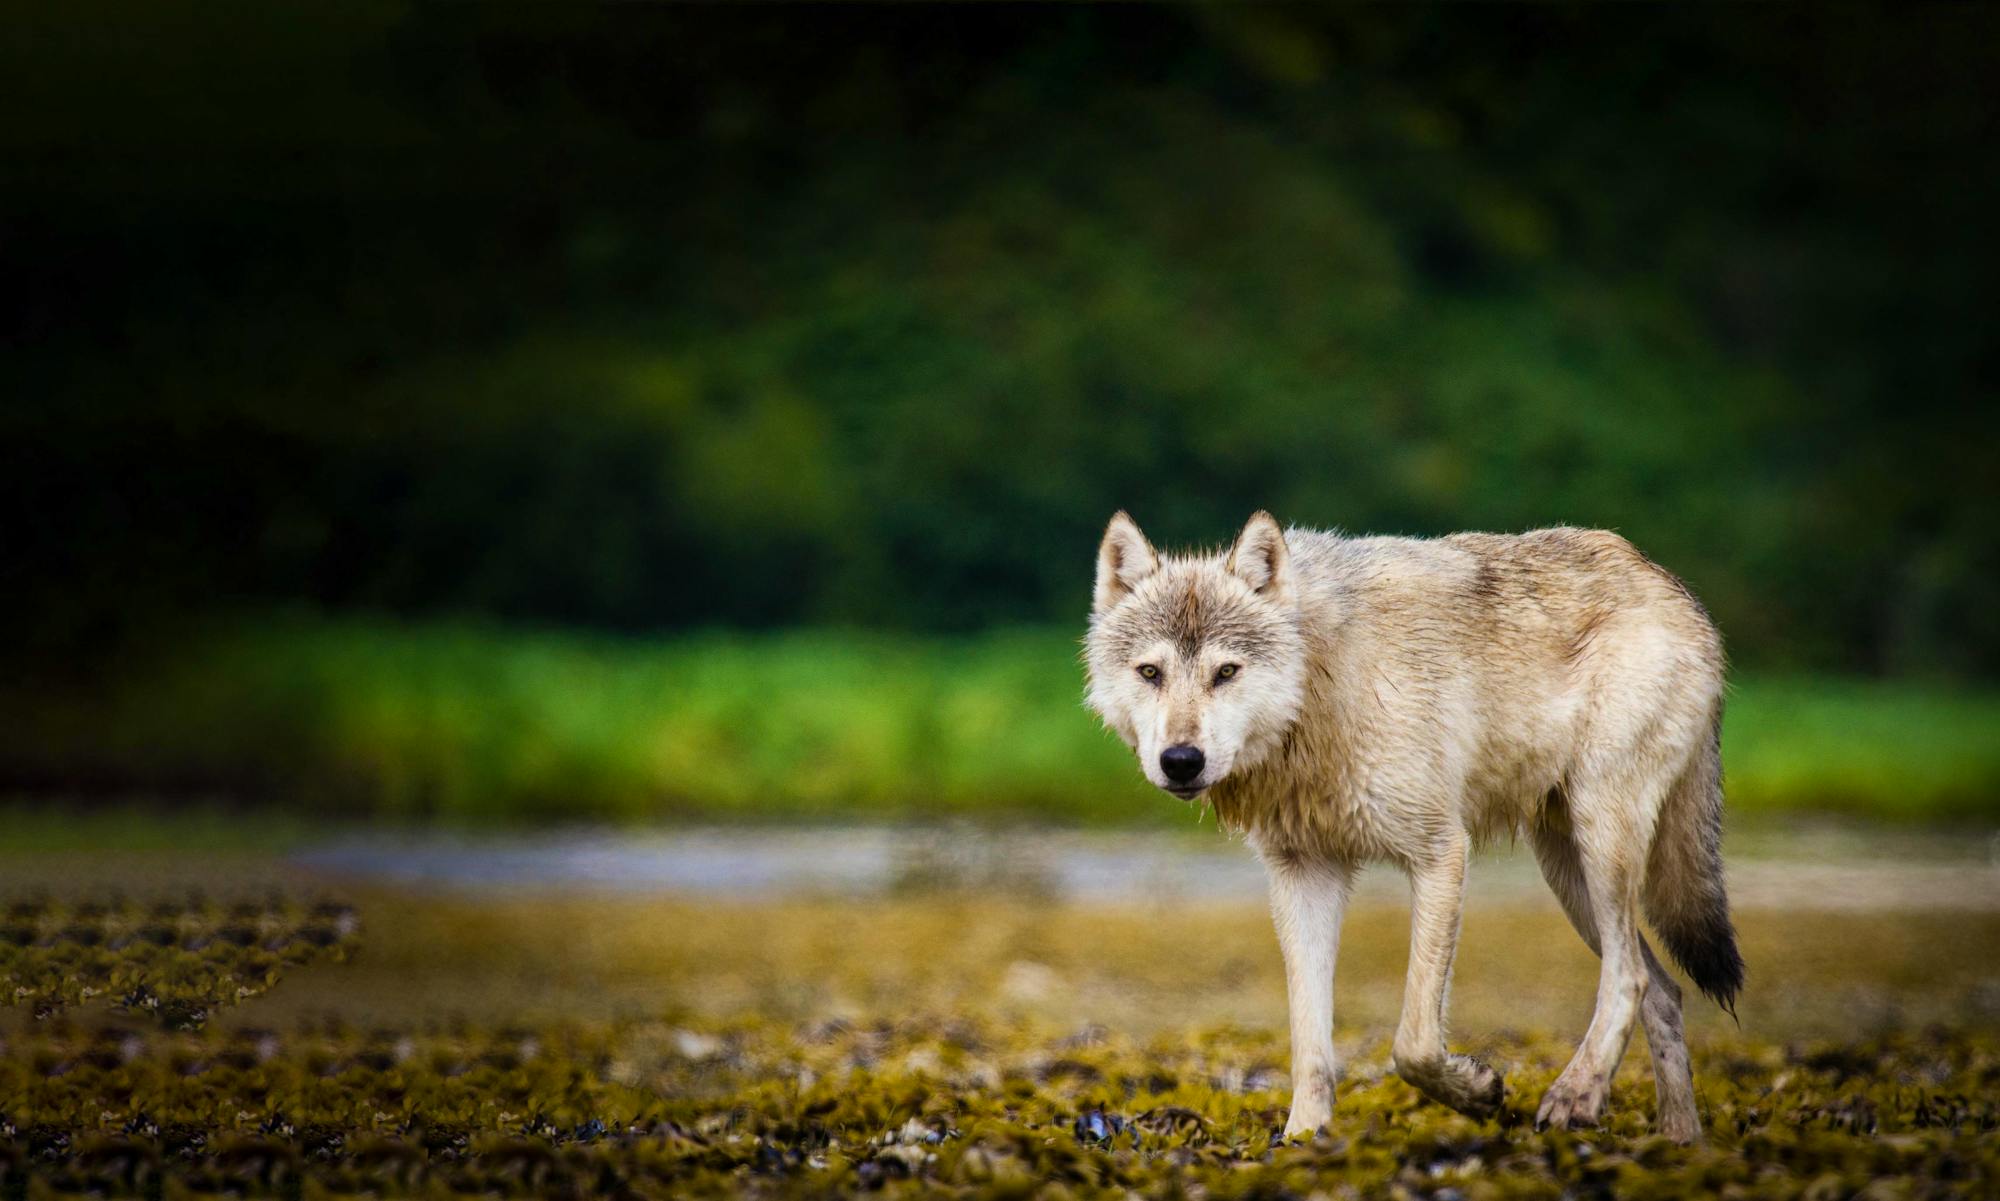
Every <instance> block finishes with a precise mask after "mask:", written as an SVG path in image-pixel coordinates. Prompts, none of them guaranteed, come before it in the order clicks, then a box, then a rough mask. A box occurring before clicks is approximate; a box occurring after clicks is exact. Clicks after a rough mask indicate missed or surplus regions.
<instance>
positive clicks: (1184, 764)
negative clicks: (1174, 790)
mask: <svg viewBox="0 0 2000 1201" xmlns="http://www.w3.org/2000/svg"><path fill="white" fill-rule="evenodd" d="M1207 765H1208V757H1207V756H1205V755H1203V754H1202V753H1201V748H1200V747H1196V746H1189V745H1187V744H1186V743H1182V744H1180V745H1179V746H1170V747H1168V748H1167V749H1166V750H1164V751H1161V752H1160V771H1161V773H1162V774H1164V775H1165V776H1166V777H1167V779H1169V780H1172V781H1173V782H1174V783H1176V784H1185V783H1187V782H1188V781H1190V780H1192V779H1194V778H1195V777H1196V776H1198V775H1200V774H1201V769H1202V768H1204V767H1206V766H1207Z"/></svg>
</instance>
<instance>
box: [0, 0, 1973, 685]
mask: <svg viewBox="0 0 2000 1201" xmlns="http://www.w3.org/2000/svg"><path fill="white" fill-rule="evenodd" d="M1995 45H2000V10H1995V9H1993V8H1988V7H1979V6H1949V7H1927V8H1920V9H1915V10H1907V11H1905V10H1898V9H1891V8H1868V7H1855V8H1850V7H1834V8H1819V7H1812V8H1807V7H1793V6H1788V5H1774V6H1756V7H1736V6H1730V7H1719V6H1704V7H1698V8H1665V7H1644V8H1634V7H1619V8H1616V9H1605V8H1600V7H1594V6H1593V7H1571V6H1566V5H1545V6H1536V7H1533V8H1497V7H1481V8H1452V9H1445V10H1437V9H1431V8H1426V7H1414V6H1367V7H1357V8H1345V7H1342V8H1320V7H1314V8H1309V9H1308V8H1293V7H1287V6H1263V5H1259V6H1245V7H1232V8H1209V7H1184V8H1134V7H1124V6H1118V7H1110V8H1098V7H1057V8H1042V7H1036V8H1017V7H1011V6H984V5H982V6H950V7H947V8H942V9H940V8H921V7H914V6H901V5H896V6H884V7H867V8H850V7H839V6H814V7H803V8H793V7H774V6H748V7H742V6H700V7H690V8H668V7H654V6H637V5H616V6H603V7H599V6H590V5H581V4H575V5H539V4H538V5H415V4H401V3H350V4H341V5H322V6H310V7H304V8H299V7H291V6H262V5H236V6H212V5H195V4H179V3H160V4H144V5H141V4H111V5H92V4H78V5H65V6H60V7H48V8H42V9H39V10H37V11H31V12H25V13H16V14H14V16H13V18H12V20H11V22H10V31H9V36H8V37H7V38H6V39H5V40H4V43H0V78H5V79H6V80H7V83H6V85H5V87H6V91H7V93H8V95H9V102H8V103H7V104H5V105H0V147H4V150H5V153H4V155H0V219H4V229H5V239H4V243H0V271H4V277H5V278H6V280H7V281H8V284H9V286H8V287H7V288H5V289H4V293H3V294H0V353H3V354H4V362H5V378H6V381H7V391H8V399H7V401H6V404H5V406H4V408H3V409H0V513H4V516H0V521H4V524H5V528H6V530H7V543H8V550H7V560H8V565H9V568H10V571H9V584H8V587H7V589H6V597H7V604H8V606H9V607H10V609H13V610H15V612H13V613H12V614H11V615H10V617H9V620H8V622H7V628H8V630H9V632H10V636H12V637H16V638H24V639H25V641H26V643H27V644H28V646H29V647H30V648H32V649H33V650H37V651H40V652H42V653H43V654H44V655H45V656H46V657H47V659H48V660H49V661H50V662H52V663H53V664H55V665H56V666H57V667H58V668H59V669H60V670H61V671H64V672H74V671H76V670H78V668H77V664H78V663H79V661H80V660H79V653H78V652H79V651H80V650H83V649H98V650H109V651H113V652H116V653H118V654H123V653H124V648H129V647H131V646H134V645H140V646H143V645H145V644H146V641H147V640H148V639H153V640H156V641H157V640H159V639H161V638H164V637H168V635H165V634H162V633H161V631H163V630H171V629H174V628H176V626H175V623H176V622H178V621H179V620H181V619H183V618H186V617H188V616H190V615H194V616H199V615H203V614H208V613H213V612H216V611H231V612H233V611H249V612H256V611H262V610H266V609H269V608H271V607H273V606H281V605H292V604H305V605H309V606H313V607H317V608H320V609H323V610H328V611H334V612H345V611H358V610H363V611H369V612H374V613H388V614H399V615H405V616H433V617H437V616H442V617H452V618H458V617H466V616H473V617H478V618H481V619H489V618H490V619H502V620H511V621H531V622H540V623H556V624H566V625H575V626H588V627H597V628H601V629H606V630H616V631H628V632H629V631H651V632H671V631H682V630H689V629H697V628H709V627H717V626H729V627H738V628H762V627H777V626H790V625H798V624H809V625H843V626H858V627H868V628H872V629H876V630H887V631H896V630H902V631H915V632H932V633H941V632H953V631H967V630H972V629H976V628H982V627H985V626H988V625H992V624H994V623H1016V622H1032V623H1048V622H1060V623H1068V622H1077V621H1080V619H1081V617H1082V613H1083V609H1084V606H1085V601H1086V596H1087V590H1088V575H1089V565H1090V556H1091V552H1092V548H1093V546H1094V544H1095V540H1096V537H1097V535H1098V532H1099V530H1100V529H1101V525H1102V522H1103V521H1104V519H1105V517H1106V516H1107V515H1108V514H1109V513H1110V512H1111V511H1112V510H1113V509H1114V508H1117V507H1120V506H1125V507H1129V508H1130V509H1132V510H1133V512H1134V513H1136V514H1137V515H1138V517H1139V518H1140V520H1141V521H1142V522H1143V523H1144V524H1145V525H1146V526H1147V528H1148V530H1149V532H1151V533H1153V534H1154V535H1155V536H1156V537H1157V538H1160V539H1161V540H1163V541H1184V540H1216V539H1220V538H1223V537H1225V536H1227V534H1228V533H1229V531H1231V530H1232V529H1234V528H1235V526H1236V524H1237V523H1239V522H1240V521H1241V520H1242V518H1243V517H1244V515H1245V514H1247V513H1248V512H1249V511H1250V510H1252V509H1254V508H1257V507H1260V506H1263V507H1269V508H1271V509H1273V510H1274V511H1276V512H1277V513H1279V514H1280V515H1281V516H1282V517H1283V518H1284V519H1286V520H1288V521H1292V522H1297V523H1301V524H1314V525H1333V526H1340V527H1344V528H1349V529H1358V530H1369V531H1377V532H1409V533H1435V532H1441V531H1446V530H1452V529H1459V528H1474V527H1484V528H1497V529H1513V528H1520V527H1526V526H1532V525H1537V524H1548V523H1554V522H1569V523H1577V524H1588V525H1601V526H1610V527H1616V528H1618V529H1620V530H1621V531H1623V532H1624V533H1625V534H1627V535H1628V536H1629V537H1631V538H1632V539H1633V540H1634V541H1635V542H1637V543H1638V544H1639V545H1640V546H1642V547H1643V548H1645V549H1646V550H1647V551H1648V552H1649V553H1651V554H1652V555H1653V556H1654V557H1655V558H1657V559H1659V560H1660V561H1662V562H1663V563H1665V564H1667V565H1669V566H1671V567H1672V568H1674V569H1675V570H1676V571H1678V572H1680V573H1681V574H1683V575H1685V576H1686V577H1687V578H1688V579H1689V580H1690V581H1691V582H1692V583H1693V584H1694V585H1695V587H1696V588H1697V590H1698V591H1699V592H1700V593H1701V594H1702V596H1703V597H1704V598H1705V599H1706V600H1707V601H1708V603H1709V604H1710V606H1711V608H1712V609H1713V610H1714V611H1715V613H1716V615H1717V617H1718V620H1719V622H1720V624H1721V625H1722V627H1723V629H1724V632H1725V634H1726V635H1727V637H1728V639H1729V641H1730V645H1731V648H1732V652H1733V654H1734V655H1735V657H1736V658H1737V659H1738V661H1739V662H1742V663H1745V664H1748V665H1750V666H1752V667H1753V668H1768V669H1779V668H1795V667H1800V668H1812V669H1831V670H1841V671H1862V672H1873V673H1903V674H1923V675H1946V676H1958V677H1986V678H1991V677H1993V676H1994V675H1996V674H2000V586H1997V585H1996V580H1997V579H2000V521H1996V516H2000V505H1996V483H1995V478H1996V473H1995V471H1994V468H1993V457H1994V456H1993V452H1994V450H1995V447H1996V439H1995V436H1994V435H1995V415H1994V406H1993V405H1992V403H1991V401H1992V388H1993V383H1994V377H1995V371H1996V367H1997V366H2000V356H1997V355H1996V334H1995V327H1994V322H1993V321H1992V317H1991V312H1990V300H1991V296H1990V292H1991V282H1992V280H1993V279H1994V278H1995V274H1996V273H1995V267H1996V265H2000V264H1996V261H1995V259H1996V255H1995V248H1994V239H1993V235H1992V225H1993V221H1992V214H1993V212H1994V211H1996V207H2000V206H1996V203H1995V202H1996V200H1997V199H2000V187H1996V183H2000V180H1996V170H2000V169H1997V168H1996V156H1995V155H1994V154H1993V149H1994V147H1993V135H1994V131H1995V115H1996V98H2000V93H1996V90H1995V89H1994V88H1993V86H1992V80H1991V66H1992V61H1993V60H1992V48H1993V47H1994V46H1995ZM18 661H24V660H20V659H18V658H17V662H18Z"/></svg>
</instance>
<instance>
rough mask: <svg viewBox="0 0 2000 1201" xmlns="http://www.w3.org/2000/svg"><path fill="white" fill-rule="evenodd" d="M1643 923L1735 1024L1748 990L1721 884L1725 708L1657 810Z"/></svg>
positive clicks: (1717, 710)
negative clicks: (1649, 925) (1738, 998)
mask: <svg viewBox="0 0 2000 1201" xmlns="http://www.w3.org/2000/svg"><path fill="white" fill-rule="evenodd" d="M1644 896H1645V902H1646V916H1647V917H1648V918H1649V919H1651V921H1652V924H1653V929H1654V931H1655V932H1656V933H1658V934H1659V936H1660V941H1661V942H1663V943H1665V944H1666V947H1667V953H1668V954H1670V955H1672V956H1673V958H1674V962H1675V963H1678V964H1680V966H1681V970H1682V971H1684V972H1686V973H1687V974H1688V975H1689V977H1691V978H1692V979H1693V980H1694V982H1695V986H1696V987H1698V988H1700V989H1701V991H1703V992H1704V993H1707V994H1708V995H1709V997H1711V998H1712V999H1713V1000H1714V1001H1715V1003H1716V1004H1718V1005H1720V1006H1722V1008H1723V1009H1724V1010H1726V1011H1727V1012H1728V1013H1729V1015H1730V1016H1731V1017H1734V1016H1736V994H1737V993H1738V992H1739V991H1741V990H1742V988H1743V956H1742V955H1741V954H1739V953H1738V952H1737V950H1736V927H1735V926H1733V925H1731V924H1730V921H1729V894H1728V893H1727V892H1726V891H1724V888H1723V882H1722V702H1721V700H1720V699H1719V698H1718V699H1717V701H1716V703H1715V713H1714V718H1713V733H1712V734H1711V736H1710V737H1709V739H1708V742H1707V743H1706V744H1705V745H1704V746H1702V747H1701V749H1699V750H1697V751H1696V752H1695V753H1694V757H1693V758H1692V759H1690V760H1689V761H1688V765H1687V767H1686V768H1685V769H1684V770H1683V771H1682V772H1681V776H1680V779H1678V780H1676V781H1675V782H1674V786H1673V788H1672V789H1671V790H1669V791H1668V793H1667V797H1666V801H1665V802H1664V803H1663V804H1662V805H1661V807H1660V823H1659V826H1658V828H1657V829H1656V830H1655V831H1654V834H1653V850H1652V855H1651V859H1650V861H1649V862H1648V863H1647V865H1646V887H1645V893H1644Z"/></svg>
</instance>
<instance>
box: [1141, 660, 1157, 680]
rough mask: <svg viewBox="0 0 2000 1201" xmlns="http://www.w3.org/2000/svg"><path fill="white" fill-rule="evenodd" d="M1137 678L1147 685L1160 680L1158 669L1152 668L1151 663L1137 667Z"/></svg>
mask: <svg viewBox="0 0 2000 1201" xmlns="http://www.w3.org/2000/svg"><path fill="white" fill-rule="evenodd" d="M1139 678H1140V679H1142V680H1145V681H1146V682H1147V683H1152V682H1153V681H1155V680H1158V679H1159V678H1160V669H1159V668H1157V667H1154V666H1153V665H1152V664H1151V663H1141V664H1140V665H1139Z"/></svg>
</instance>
